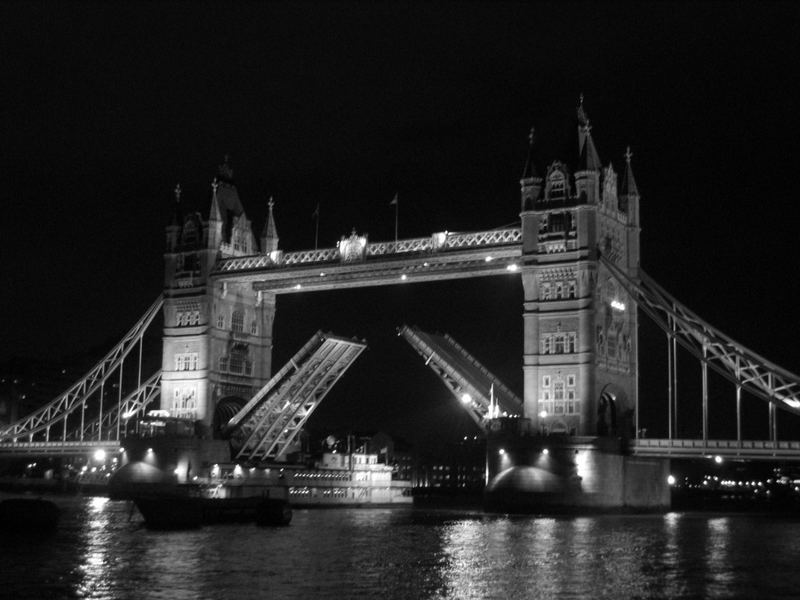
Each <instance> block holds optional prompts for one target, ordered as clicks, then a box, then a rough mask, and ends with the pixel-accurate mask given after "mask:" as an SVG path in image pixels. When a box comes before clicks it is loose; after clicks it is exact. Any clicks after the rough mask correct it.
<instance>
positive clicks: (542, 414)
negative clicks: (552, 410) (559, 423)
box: [539, 410, 547, 419]
mask: <svg viewBox="0 0 800 600" xmlns="http://www.w3.org/2000/svg"><path fill="white" fill-rule="evenodd" d="M539 418H540V419H546V418H547V411H546V410H543V411H542V412H540V413H539Z"/></svg>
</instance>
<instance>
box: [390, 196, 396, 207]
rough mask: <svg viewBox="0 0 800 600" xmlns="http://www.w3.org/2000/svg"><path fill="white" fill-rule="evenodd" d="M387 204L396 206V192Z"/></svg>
mask: <svg viewBox="0 0 800 600" xmlns="http://www.w3.org/2000/svg"><path fill="white" fill-rule="evenodd" d="M389 206H397V194H395V195H394V198H393V199H392V201H391V202H389Z"/></svg>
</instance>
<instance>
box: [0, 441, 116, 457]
mask: <svg viewBox="0 0 800 600" xmlns="http://www.w3.org/2000/svg"><path fill="white" fill-rule="evenodd" d="M119 448H120V443H119V442H118V441H116V440H103V441H99V442H98V441H83V442H80V441H66V442H63V441H62V442H0V455H6V454H26V455H30V456H53V455H60V456H80V455H82V454H89V453H92V452H94V451H96V450H105V451H106V452H108V453H109V454H111V453H116V452H119Z"/></svg>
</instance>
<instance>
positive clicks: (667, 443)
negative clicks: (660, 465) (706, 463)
mask: <svg viewBox="0 0 800 600" xmlns="http://www.w3.org/2000/svg"><path fill="white" fill-rule="evenodd" d="M630 452H631V454H633V455H634V456H647V457H654V458H698V457H707V458H711V457H712V456H721V457H722V458H728V459H739V460H759V459H761V460H776V459H780V460H793V461H800V442H778V441H767V440H741V441H737V440H693V439H688V440H678V439H672V440H668V439H650V438H648V439H641V438H640V439H638V440H630Z"/></svg>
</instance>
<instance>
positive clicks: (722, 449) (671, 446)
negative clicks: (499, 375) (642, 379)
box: [0, 437, 800, 462]
mask: <svg viewBox="0 0 800 600" xmlns="http://www.w3.org/2000/svg"><path fill="white" fill-rule="evenodd" d="M593 439H594V438H591V437H577V438H575V441H577V442H582V443H586V444H590V443H591V441H592V440H593ZM123 442H124V440H123ZM121 447H122V444H121V443H120V442H118V441H116V440H103V441H99V442H98V441H83V442H81V441H67V442H58V441H56V442H2V443H0V456H13V455H28V456H80V455H83V454H92V453H93V452H95V451H96V450H105V451H106V452H108V453H109V454H111V453H115V452H119V451H120V448H121ZM629 450H630V453H631V454H632V455H633V456H641V457H651V458H713V457H716V456H720V457H722V458H723V459H727V460H774V461H793V462H794V461H798V462H800V441H766V440H741V441H738V440H708V441H705V442H704V441H703V440H692V439H686V440H678V439H673V440H669V439H658V438H640V439H637V440H631V442H630V445H629Z"/></svg>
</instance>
